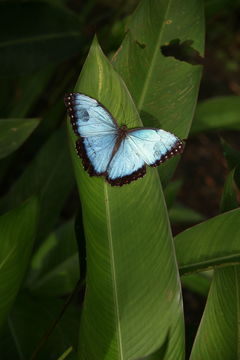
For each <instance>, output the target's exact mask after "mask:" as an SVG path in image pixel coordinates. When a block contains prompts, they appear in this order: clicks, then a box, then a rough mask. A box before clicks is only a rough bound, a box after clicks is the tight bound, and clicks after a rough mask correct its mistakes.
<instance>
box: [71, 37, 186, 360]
mask: <svg viewBox="0 0 240 360" xmlns="http://www.w3.org/2000/svg"><path fill="white" fill-rule="evenodd" d="M75 90H76V91H79V92H81V93H86V94H88V95H90V96H92V97H95V98H97V99H98V100H99V101H100V102H101V103H102V104H103V105H104V106H106V108H107V109H109V111H110V112H111V113H112V114H113V116H114V117H115V118H116V119H117V121H118V123H119V124H122V123H126V122H127V125H128V126H133V127H134V126H138V125H139V124H140V119H139V117H138V113H137V111H136V109H135V106H134V104H133V102H132V100H131V98H130V96H129V93H128V91H127V89H126V87H125V85H124V83H123V82H122V80H121V79H120V78H119V76H118V74H117V73H116V72H115V71H114V70H113V68H112V67H111V65H110V63H109V62H108V61H107V59H106V58H105V57H104V55H103V53H102V52H101V49H100V48H99V46H98V44H97V41H96V40H95V41H94V42H93V44H92V47H91V50H90V53H89V55H88V58H87V60H86V63H85V65H84V68H83V70H82V73H81V75H80V78H79V81H78V82H77V85H76V88H75ZM69 135H70V139H71V151H72V158H73V162H74V167H75V173H76V178H77V183H78V187H79V191H80V197H81V203H82V208H83V221H84V227H85V235H86V242H87V244H86V245H87V280H86V295H85V301H84V308H83V312H82V317H81V325H80V343H79V359H85V360H86V359H89V360H103V359H104V360H108V359H109V360H114V359H121V360H128V359H138V358H140V357H144V356H146V355H148V354H151V353H153V352H155V351H156V350H157V349H158V348H162V346H163V345H164V344H166V342H167V354H166V359H168V360H170V359H174V360H177V359H182V358H183V356H184V350H183V345H184V344H183V335H184V334H183V333H184V332H183V321H182V306H181V292H180V287H179V279H178V271H177V267H176V262H175V257H174V253H173V246H172V237H171V232H170V227H169V221H168V217H167V212H166V206H165V202H164V197H163V193H162V190H161V185H160V181H159V178H158V174H157V172H156V170H155V169H148V172H147V175H146V176H145V177H144V178H143V179H139V180H138V181H136V182H133V183H132V184H130V185H125V186H123V187H121V188H119V187H112V186H110V185H109V184H107V183H106V182H105V181H104V179H102V178H96V177H95V178H90V177H89V176H88V174H87V173H86V172H85V171H84V170H83V168H82V164H81V160H80V159H79V157H78V156H77V154H76V152H75V141H76V136H75V135H74V133H73V131H72V129H71V127H70V125H69Z"/></svg>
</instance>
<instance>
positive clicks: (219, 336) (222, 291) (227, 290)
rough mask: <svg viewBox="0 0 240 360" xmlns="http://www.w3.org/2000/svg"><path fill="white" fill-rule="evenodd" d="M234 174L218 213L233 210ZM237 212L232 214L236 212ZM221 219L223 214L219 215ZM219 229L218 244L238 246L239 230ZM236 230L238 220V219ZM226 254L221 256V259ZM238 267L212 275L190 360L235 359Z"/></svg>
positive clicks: (239, 286)
mask: <svg viewBox="0 0 240 360" xmlns="http://www.w3.org/2000/svg"><path fill="white" fill-rule="evenodd" d="M233 175H234V171H231V172H230V174H229V176H228V178H227V180H226V183H225V186H224V191H223V194H222V201H221V210H222V211H227V210H230V209H233V208H234V207H236V193H235V189H234V187H233V185H234V181H233ZM239 210H240V209H239V208H238V209H237V210H232V212H234V211H238V212H239ZM223 215H225V214H223ZM224 223H225V227H224V228H223V227H222V228H221V227H220V229H219V230H220V231H222V240H223V241H224V240H225V242H226V243H227V244H228V247H229V248H231V249H233V246H232V245H233V242H234V239H235V241H236V239H238V242H239V230H236V227H234V226H233V225H232V224H231V223H230V224H229V223H228V224H227V225H228V226H226V222H224ZM238 228H239V217H238ZM226 256H227V252H225V257H226ZM230 259H231V258H230ZM239 290H240V266H239V265H238V266H230V267H228V268H224V269H216V270H215V271H214V276H213V281H212V285H211V289H210V292H209V296H208V299H207V304H206V307H205V310H204V314H203V317H202V320H201V324H200V327H199V329H198V332H197V335H196V339H195V342H194V346H193V349H192V353H191V360H198V359H199V360H200V359H207V360H208V359H209V360H215V359H219V360H220V359H229V360H231V359H232V360H234V359H239V336H240V323H239V306H240V291H239Z"/></svg>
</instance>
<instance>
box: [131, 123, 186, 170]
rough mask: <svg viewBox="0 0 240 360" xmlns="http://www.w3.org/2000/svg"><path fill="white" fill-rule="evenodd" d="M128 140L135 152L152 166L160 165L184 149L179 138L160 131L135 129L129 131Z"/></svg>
mask: <svg viewBox="0 0 240 360" xmlns="http://www.w3.org/2000/svg"><path fill="white" fill-rule="evenodd" d="M128 138H129V139H130V141H131V142H132V147H133V148H135V151H137V152H138V153H139V155H140V156H141V157H142V159H143V160H144V161H145V163H146V164H148V165H150V166H157V165H159V164H160V163H162V162H164V161H165V160H167V159H169V158H170V157H172V156H174V155H176V154H178V153H181V152H182V149H183V143H182V141H181V140H180V139H179V138H178V137H177V136H175V135H173V134H171V133H170V132H168V131H164V130H160V129H144V128H142V129H137V130H134V129H133V130H130V131H129V134H128Z"/></svg>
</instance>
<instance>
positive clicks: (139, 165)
mask: <svg viewBox="0 0 240 360" xmlns="http://www.w3.org/2000/svg"><path fill="white" fill-rule="evenodd" d="M145 174H146V166H145V162H144V160H143V159H142V157H141V156H140V154H139V153H138V152H137V151H135V149H134V148H133V147H132V144H131V142H130V141H129V139H128V137H126V138H125V139H123V140H122V141H121V144H120V146H119V148H118V150H117V152H116V153H115V155H114V156H113V158H112V160H111V162H110V163H109V166H108V168H107V176H106V180H107V181H108V183H109V184H111V185H115V186H122V185H124V184H129V183H130V182H132V181H134V180H137V179H138V178H141V177H143V176H144V175H145Z"/></svg>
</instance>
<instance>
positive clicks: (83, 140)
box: [64, 93, 118, 176]
mask: <svg viewBox="0 0 240 360" xmlns="http://www.w3.org/2000/svg"><path fill="white" fill-rule="evenodd" d="M64 102H65V105H66V107H67V110H68V114H69V116H70V119H71V123H72V127H73V130H74V132H75V133H76V135H78V136H80V138H79V139H78V140H77V142H76V149H77V152H78V155H79V156H80V157H81V158H82V161H83V166H84V169H85V170H87V171H88V173H89V174H90V175H92V176H93V175H95V176H99V175H104V174H105V173H106V170H107V166H108V164H109V161H110V159H111V156H112V152H113V149H114V146H115V143H116V138H117V133H118V125H117V123H116V121H115V120H114V119H113V117H112V116H111V114H110V113H109V112H108V111H107V110H106V109H105V108H104V107H103V106H102V105H101V104H100V103H99V102H98V101H97V100H95V99H93V98H91V97H89V96H87V95H84V94H80V93H70V94H68V95H66V96H65V98H64Z"/></svg>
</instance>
